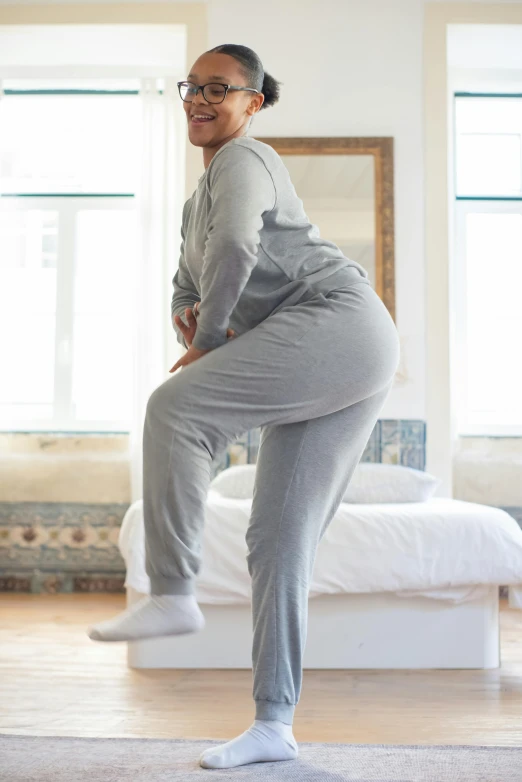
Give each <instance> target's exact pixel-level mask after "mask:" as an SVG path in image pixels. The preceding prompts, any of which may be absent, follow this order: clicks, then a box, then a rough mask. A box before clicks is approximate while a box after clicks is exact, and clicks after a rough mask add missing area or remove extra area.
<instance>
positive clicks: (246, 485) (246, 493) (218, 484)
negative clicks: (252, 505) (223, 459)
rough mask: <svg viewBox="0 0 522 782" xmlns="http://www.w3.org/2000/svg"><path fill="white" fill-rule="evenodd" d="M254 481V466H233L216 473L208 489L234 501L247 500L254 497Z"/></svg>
mask: <svg viewBox="0 0 522 782" xmlns="http://www.w3.org/2000/svg"><path fill="white" fill-rule="evenodd" d="M255 479H256V465H255V464H234V465H233V466H232V467H227V468H226V469H225V470H221V472H218V474H217V475H216V477H215V478H214V479H213V480H212V481H211V482H210V488H211V489H213V490H214V491H217V492H218V493H219V494H221V495H222V496H223V497H230V498H231V499H234V500H248V499H252V497H253V496H254V481H255Z"/></svg>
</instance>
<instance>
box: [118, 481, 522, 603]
mask: <svg viewBox="0 0 522 782" xmlns="http://www.w3.org/2000/svg"><path fill="white" fill-rule="evenodd" d="M251 506H252V499H229V498H226V497H223V496H222V495H221V494H219V493H217V492H216V491H214V490H212V489H210V490H209V492H208V496H207V502H206V511H205V526H204V532H203V540H202V547H201V552H202V560H201V568H200V571H199V573H198V575H197V578H196V597H197V600H198V602H199V603H213V604H221V605H227V604H241V603H250V602H251V584H250V576H249V573H248V569H247V563H246V554H247V547H246V542H245V533H246V530H247V527H248V523H249V518H250V510H251ZM119 548H120V551H121V554H122V556H123V558H124V560H125V563H126V568H127V572H126V579H125V586H126V587H129V586H131V587H133V588H134V589H136V590H137V591H139V592H142V593H144V594H149V593H150V581H149V578H148V576H147V574H146V572H145V532H144V524H143V502H142V500H138V501H136V502H134V503H133V504H132V505H131V506H130V507H129V508H128V510H127V512H126V514H125V516H124V519H123V522H122V526H121V529H120V535H119ZM491 585H510V586H511V587H513V589H514V594H521V592H520V585H522V530H521V529H520V527H519V526H518V524H517V522H516V521H515V519H514V518H513V517H512V516H510V515H509V514H508V513H507V512H506V511H503V510H502V509H500V508H496V507H492V506H489V505H481V504H477V503H472V502H465V501H463V500H455V499H451V498H445V497H432V498H430V499H429V500H427V501H426V502H409V503H390V504H367V505H365V504H351V503H341V504H340V506H339V508H338V510H337V513H336V514H335V516H334V518H333V520H332V522H331V524H330V526H329V527H328V529H327V530H326V532H325V534H324V536H323V538H322V540H321V541H320V543H319V546H318V550H317V557H316V561H315V565H314V571H313V577H312V582H311V586H310V593H309V597H310V598H313V597H315V596H317V595H323V594H339V593H352V594H357V593H373V592H392V593H394V594H396V595H399V596H401V597H405V598H406V597H410V596H425V597H431V598H434V599H439V600H445V601H451V602H454V603H461V602H465V601H469V600H474V599H477V598H479V597H482V596H483V595H484V594H485V593H486V592H487V590H488V587H489V586H491Z"/></svg>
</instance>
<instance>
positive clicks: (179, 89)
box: [177, 81, 260, 106]
mask: <svg viewBox="0 0 522 782" xmlns="http://www.w3.org/2000/svg"><path fill="white" fill-rule="evenodd" d="M182 84H194V82H193V81H178V82H177V86H178V92H179V97H180V98H181V85H182ZM211 84H219V86H220V87H225V94H224V95H223V100H219V101H211V100H207V98H205V87H209V86H210V85H211ZM194 87H196V88H197V89H196V94H195V95H194V98H197V97H198V92H199V91H200V90H201V94H202V95H203V100H206V101H207V103H215V104H216V106H217V105H219V104H220V103H223V101H224V100H225V98H226V97H227V95H228V91H229V90H249V91H250V92H257V93H260V90H256V89H255V88H254V87H240V86H236V85H234V84H223V82H220V81H209V82H207V83H206V84H200V85H199V87H198V85H197V84H194ZM194 98H192V100H185V99H184V98H181V100H182V101H183V103H193V102H194Z"/></svg>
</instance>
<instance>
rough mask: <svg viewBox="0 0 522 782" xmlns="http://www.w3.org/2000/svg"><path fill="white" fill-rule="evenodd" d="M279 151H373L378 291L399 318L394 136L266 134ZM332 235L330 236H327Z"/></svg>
mask: <svg viewBox="0 0 522 782" xmlns="http://www.w3.org/2000/svg"><path fill="white" fill-rule="evenodd" d="M256 138H257V139H258V141H262V142H263V143H264V144H270V146H271V147H273V148H274V149H275V150H276V152H277V153H278V154H279V155H373V159H374V172H375V182H374V185H375V292H376V293H377V294H378V295H379V296H380V298H381V299H382V301H383V302H384V304H385V305H386V307H387V309H388V311H389V313H390V315H391V316H392V318H393V320H394V321H395V232H394V199H393V138H392V137H387V136H382V137H375V138H372V137H364V136H360V137H350V136H340V137H339V136H325V137H318V136H309V137H302V136H301V137H288V136H287V137H274V136H270V137H262V138H259V137H257V136H256ZM326 238H328V237H326Z"/></svg>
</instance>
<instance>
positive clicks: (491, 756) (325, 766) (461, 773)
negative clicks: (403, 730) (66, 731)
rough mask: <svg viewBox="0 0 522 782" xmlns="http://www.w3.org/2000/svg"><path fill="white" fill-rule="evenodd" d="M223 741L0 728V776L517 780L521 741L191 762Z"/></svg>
mask: <svg viewBox="0 0 522 782" xmlns="http://www.w3.org/2000/svg"><path fill="white" fill-rule="evenodd" d="M223 743H225V742H224V741H223V739H220V740H214V739H198V740H189V739H126V738H77V737H70V736H20V735H9V734H5V733H3V734H0V780H2V782H4V781H5V782H83V780H85V782H175V781H177V780H179V782H181V780H188V782H191V780H193V779H201V780H203V779H212V780H218V781H220V780H225V779H226V780H235V781H236V782H242V781H243V780H251V779H259V780H268V782H279V780H285V782H344V780H348V781H349V782H522V747H469V746H440V747H439V746H434V747H428V746H416V747H414V746H391V745H389V746H387V745H383V744H373V745H370V744H319V743H312V742H298V747H299V755H298V757H297V758H296V760H286V761H281V762H277V763H251V764H249V765H248V766H237V767H236V768H226V769H208V768H202V767H201V766H200V765H199V760H198V758H199V756H200V754H201V753H202V752H203V750H204V749H206V748H207V747H211V746H212V745H218V744H223Z"/></svg>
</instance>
